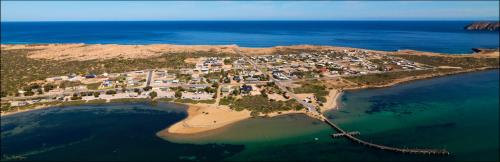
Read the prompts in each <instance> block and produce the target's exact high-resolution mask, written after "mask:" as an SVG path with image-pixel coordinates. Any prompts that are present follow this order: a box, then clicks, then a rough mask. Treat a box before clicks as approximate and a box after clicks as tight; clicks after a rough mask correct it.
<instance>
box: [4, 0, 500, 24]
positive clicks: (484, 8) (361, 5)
mask: <svg viewBox="0 0 500 162" xmlns="http://www.w3.org/2000/svg"><path fill="white" fill-rule="evenodd" d="M498 12H499V5H498V1H479V2H473V1H452V2H450V1H448V2H444V1H372V2H369V1H336V2H335V1H316V2H303V1H270V2H262V1H243V2H241V1H240V2H234V1H233V2H229V1H209V2H199V1H198V2H194V1H173V2H172V1H170V2H169V1H156V2H155V1H149V2H137V1H121V2H120V1H107V2H96V1H90V2H81V1H80V2H78V1H76V2H71V1H50V2H33V1H31V2H22V1H21V2H19V1H7V2H6V1H2V2H1V21H122V20H123V21H125V20H498V19H499V16H498Z"/></svg>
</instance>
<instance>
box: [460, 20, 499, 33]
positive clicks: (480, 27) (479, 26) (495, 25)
mask: <svg viewBox="0 0 500 162" xmlns="http://www.w3.org/2000/svg"><path fill="white" fill-rule="evenodd" d="M465 29H466V30H474V31H499V30H500V22H498V21H497V22H475V23H472V24H469V25H467V26H466V27H465Z"/></svg>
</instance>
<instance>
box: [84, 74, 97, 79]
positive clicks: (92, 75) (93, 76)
mask: <svg viewBox="0 0 500 162" xmlns="http://www.w3.org/2000/svg"><path fill="white" fill-rule="evenodd" d="M95 77H96V75H95V74H87V75H85V78H95Z"/></svg>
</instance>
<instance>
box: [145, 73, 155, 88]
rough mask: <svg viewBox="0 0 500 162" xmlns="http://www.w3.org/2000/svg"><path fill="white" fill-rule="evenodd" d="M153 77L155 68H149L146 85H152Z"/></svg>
mask: <svg viewBox="0 0 500 162" xmlns="http://www.w3.org/2000/svg"><path fill="white" fill-rule="evenodd" d="M151 77H153V70H149V72H148V79H147V80H146V87H147V86H149V85H151Z"/></svg>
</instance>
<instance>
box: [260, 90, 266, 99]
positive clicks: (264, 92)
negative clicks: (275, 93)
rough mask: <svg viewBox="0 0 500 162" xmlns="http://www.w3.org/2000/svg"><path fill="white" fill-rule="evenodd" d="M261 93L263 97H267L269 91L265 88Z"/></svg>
mask: <svg viewBox="0 0 500 162" xmlns="http://www.w3.org/2000/svg"><path fill="white" fill-rule="evenodd" d="M260 95H262V96H263V97H265V98H267V93H266V90H265V89H263V90H261V91H260Z"/></svg>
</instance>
